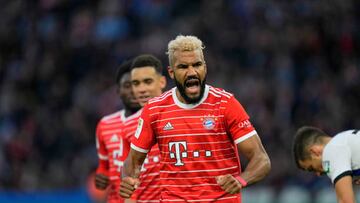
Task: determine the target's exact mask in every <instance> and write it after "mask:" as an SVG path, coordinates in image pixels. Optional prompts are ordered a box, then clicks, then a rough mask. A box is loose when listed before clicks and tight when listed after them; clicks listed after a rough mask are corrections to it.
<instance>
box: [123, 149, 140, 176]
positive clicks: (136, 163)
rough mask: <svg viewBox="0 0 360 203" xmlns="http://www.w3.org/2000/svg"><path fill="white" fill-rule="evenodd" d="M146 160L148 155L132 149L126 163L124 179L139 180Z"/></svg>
mask: <svg viewBox="0 0 360 203" xmlns="http://www.w3.org/2000/svg"><path fill="white" fill-rule="evenodd" d="M145 158H146V153H142V152H139V151H136V150H134V149H131V150H130V152H129V155H128V157H127V158H126V160H125V162H124V170H123V173H122V177H127V176H129V177H133V178H138V177H139V174H140V170H141V166H142V164H143V162H144V159H145Z"/></svg>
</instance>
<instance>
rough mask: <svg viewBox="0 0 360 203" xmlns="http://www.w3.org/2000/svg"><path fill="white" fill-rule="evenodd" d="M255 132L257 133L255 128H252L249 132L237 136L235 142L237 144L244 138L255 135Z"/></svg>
mask: <svg viewBox="0 0 360 203" xmlns="http://www.w3.org/2000/svg"><path fill="white" fill-rule="evenodd" d="M256 134H257V132H256V130H253V131H251V132H249V133H248V134H245V135H243V136H241V137H239V138H238V139H236V140H235V144H239V143H240V142H243V141H244V140H246V139H248V138H249V137H251V136H253V135H256Z"/></svg>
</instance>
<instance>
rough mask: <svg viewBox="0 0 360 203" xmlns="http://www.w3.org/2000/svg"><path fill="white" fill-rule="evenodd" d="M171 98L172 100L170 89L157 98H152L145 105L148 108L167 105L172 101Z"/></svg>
mask: <svg viewBox="0 0 360 203" xmlns="http://www.w3.org/2000/svg"><path fill="white" fill-rule="evenodd" d="M171 98H172V89H171V90H168V91H166V92H164V93H162V94H161V95H160V96H158V97H154V98H152V99H150V100H149V101H148V103H147V106H149V107H150V106H158V105H162V104H167V103H169V102H171V101H172V100H171Z"/></svg>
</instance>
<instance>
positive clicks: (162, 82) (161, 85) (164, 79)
mask: <svg viewBox="0 0 360 203" xmlns="http://www.w3.org/2000/svg"><path fill="white" fill-rule="evenodd" d="M160 87H161V89H164V88H165V87H166V78H165V76H161V78H160Z"/></svg>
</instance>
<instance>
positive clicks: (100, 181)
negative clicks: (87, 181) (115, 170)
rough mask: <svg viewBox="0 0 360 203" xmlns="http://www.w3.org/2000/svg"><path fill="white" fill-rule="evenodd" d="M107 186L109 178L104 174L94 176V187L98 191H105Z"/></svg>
mask: <svg viewBox="0 0 360 203" xmlns="http://www.w3.org/2000/svg"><path fill="white" fill-rule="evenodd" d="M108 185H109V177H107V176H106V175H104V174H101V173H99V174H96V175H95V186H96V188H97V189H99V190H105V189H106V188H107V186H108Z"/></svg>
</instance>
